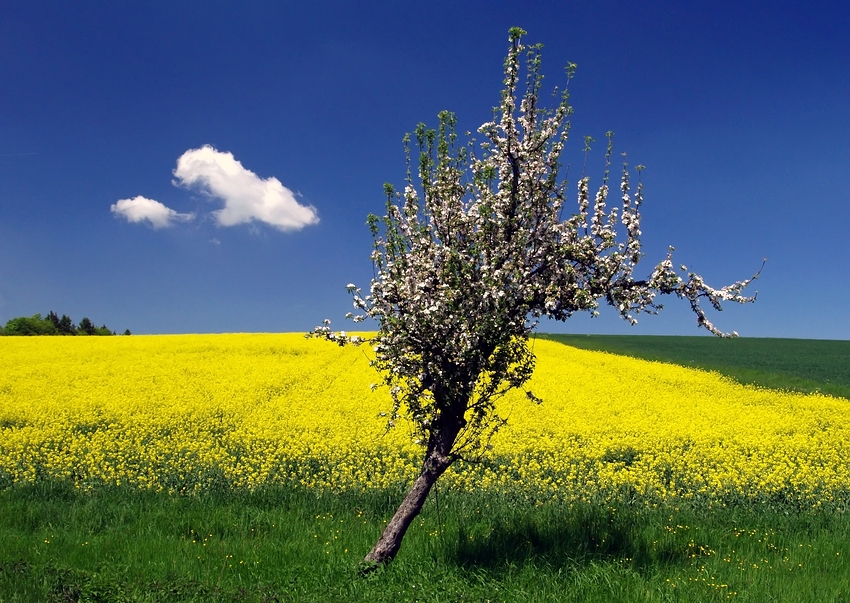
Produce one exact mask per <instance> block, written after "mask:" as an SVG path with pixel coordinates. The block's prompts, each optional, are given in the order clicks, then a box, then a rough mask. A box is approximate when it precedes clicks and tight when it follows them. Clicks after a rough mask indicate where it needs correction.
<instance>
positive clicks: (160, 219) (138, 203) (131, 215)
mask: <svg viewBox="0 0 850 603" xmlns="http://www.w3.org/2000/svg"><path fill="white" fill-rule="evenodd" d="M109 209H110V210H111V211H112V213H113V214H115V215H116V216H121V217H122V218H125V219H126V220H127V221H128V222H133V223H139V222H144V221H145V220H147V221H148V222H150V225H151V226H152V227H153V228H168V227H169V226H171V225H172V224H174V223H175V222H186V221H188V220H191V219H192V218H194V217H195V214H180V213H177V212H176V211H174V210H173V209H171V208H170V207H166V206H165V205H163V204H162V203H160V202H159V201H154V200H153V199H148V198H146V197H142V196H141V195H139V196H138V197H133V198H132V199H120V200H119V201H118V202H117V203H113V204H112V206H111V207H110V208H109Z"/></svg>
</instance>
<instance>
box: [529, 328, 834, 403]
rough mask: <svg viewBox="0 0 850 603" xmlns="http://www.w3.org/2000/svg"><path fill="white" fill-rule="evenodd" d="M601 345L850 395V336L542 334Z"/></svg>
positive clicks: (743, 377)
mask: <svg viewBox="0 0 850 603" xmlns="http://www.w3.org/2000/svg"><path fill="white" fill-rule="evenodd" d="M539 337H541V338H546V339H551V340H554V341H559V342H561V343H564V344H566V345H570V346H573V347H576V348H581V349H584V350H599V351H604V352H611V353H612V354H622V355H625V356H633V357H635V358H643V359H644V360H657V361H660V362H670V363H673V364H680V365H682V366H689V367H694V368H700V369H705V370H711V371H717V372H719V373H723V374H724V375H728V376H729V377H732V378H733V379H735V380H736V381H739V382H741V383H748V384H756V385H761V386H764V387H770V388H777V389H790V390H795V391H801V392H823V393H825V394H829V395H832V396H841V397H843V398H850V341H837V340H825V339H768V338H755V337H738V338H732V339H722V338H720V337H678V336H646V335H539Z"/></svg>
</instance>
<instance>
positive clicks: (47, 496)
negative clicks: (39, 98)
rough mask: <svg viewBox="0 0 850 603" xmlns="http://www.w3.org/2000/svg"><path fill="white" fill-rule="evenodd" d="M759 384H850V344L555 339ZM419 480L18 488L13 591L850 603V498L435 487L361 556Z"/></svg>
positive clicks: (0, 519)
mask: <svg viewBox="0 0 850 603" xmlns="http://www.w3.org/2000/svg"><path fill="white" fill-rule="evenodd" d="M550 337H552V338H554V339H557V340H559V341H562V342H563V343H566V344H568V345H576V346H577V347H584V348H589V349H601V350H607V351H611V352H616V353H626V354H630V355H635V356H639V357H642V358H647V359H652V360H663V361H668V362H677V363H680V364H685V365H688V366H696V367H702V368H710V369H712V370H717V371H720V372H722V373H724V374H727V375H730V376H732V377H734V378H736V379H738V380H741V381H744V382H748V383H758V384H761V385H764V386H770V387H781V388H791V389H800V390H805V391H823V392H826V393H832V394H836V395H843V396H847V393H848V392H850V375H848V366H850V362H848V360H850V342H825V341H803V340H799V341H796V340H750V339H738V340H719V339H711V338H699V337H604V336H598V337H585V336H550ZM401 494H402V493H401V492H397V491H371V492H365V493H364V492H360V493H356V492H350V493H346V494H341V495H333V494H330V493H324V494H321V493H311V492H310V491H305V490H299V491H296V490H292V489H287V488H285V487H280V488H273V489H266V490H262V491H258V492H254V493H251V494H248V493H240V492H229V491H222V492H207V493H205V494H202V495H200V496H168V495H165V494H156V493H153V492H149V491H140V490H136V489H132V488H127V487H119V488H101V489H96V490H94V491H92V492H88V493H86V492H81V491H77V490H74V489H73V488H70V487H69V486H68V485H60V484H50V483H39V484H35V485H25V486H16V487H11V488H7V489H5V490H0V602H2V603H6V602H17V601H33V602H35V601H38V602H42V601H46V602H69V601H71V602H73V601H103V602H107V601H108V602H112V601H119V602H120V601H198V602H200V601H205V602H206V601H246V602H247V601H256V602H273V601H278V602H282V601H304V602H307V601H310V602H313V601H322V602H323V601H329V602H334V601H339V602H343V601H363V602H372V601H386V602H396V601H408V602H416V601H419V602H425V601H428V602H447V601H480V602H482V603H483V602H487V601H489V602H496V601H500V602H512V601H523V602H532V601H541V602H542V601H553V602H555V601H575V602H579V601H582V602H584V601H589V602H595V601H599V602H603V601H604V602H608V601H641V602H646V601H658V602H662V601H726V600H737V601H753V602H762V601H783V602H784V601H790V602H797V601H800V602H803V601H806V602H809V601H810V602H826V601H832V602H836V603H838V602H850V562H848V558H850V518H848V515H847V513H846V512H843V511H842V510H841V509H839V510H838V511H835V510H832V511H824V510H821V511H815V510H800V509H799V508H793V507H789V508H782V507H781V505H779V506H777V505H773V506H771V507H766V506H764V505H761V504H740V505H737V506H726V507H715V508H712V509H706V508H704V507H702V508H699V509H696V508H689V507H688V506H686V505H684V504H680V505H679V506H671V505H668V506H660V507H654V508H652V507H649V508H648V507H647V506H646V505H643V504H634V503H633V502H630V501H628V500H623V501H622V503H621V504H607V505H592V504H589V503H581V504H578V503H577V504H573V505H565V504H542V505H541V504H539V503H535V502H529V501H526V500H523V499H518V498H508V497H499V496H492V495H489V496H487V497H484V496H480V495H476V494H463V493H459V492H445V491H439V492H438V496H434V494H433V493H432V496H431V498H430V499H429V500H428V503H427V504H426V507H425V510H424V512H423V513H422V515H421V516H420V518H418V519H417V521H416V522H415V523H414V525H413V527H412V528H411V530H410V532H409V534H408V536H407V538H406V539H405V543H404V546H403V547H402V551H401V553H400V555H399V557H398V559H397V560H396V561H395V562H394V563H393V564H391V565H390V566H388V567H387V568H384V569H382V570H381V571H379V572H376V573H375V574H373V575H370V576H368V577H365V578H361V577H359V576H358V575H357V563H358V561H359V560H360V559H361V558H362V556H363V555H364V554H365V553H366V552H367V551H368V549H369V548H370V547H371V545H372V544H373V543H374V540H375V539H376V538H377V536H378V534H379V533H380V530H381V528H382V526H383V525H384V522H385V521H386V520H387V519H388V518H389V517H390V516H391V514H392V512H393V511H394V510H395V506H396V505H397V503H398V501H399V498H400V496H401Z"/></svg>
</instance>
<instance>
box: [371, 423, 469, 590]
mask: <svg viewBox="0 0 850 603" xmlns="http://www.w3.org/2000/svg"><path fill="white" fill-rule="evenodd" d="M441 422H442V423H443V425H441V429H437V430H436V431H435V433H434V434H433V436H432V438H431V441H430V442H429V443H428V448H427V451H426V453H425V460H424V462H423V463H422V470H421V471H420V472H419V477H417V478H416V481H414V482H413V486H412V487H411V488H410V491H409V492H408V493H407V496H405V497H404V500H403V501H402V503H401V505H399V507H398V509H397V510H396V512H395V514H394V515H393V518H392V519H391V520H390V522H389V523H388V524H387V527H386V528H384V532H383V534H381V537H380V538H379V539H378V542H376V543H375V546H373V547H372V550H371V551H369V554H368V555H366V557H365V558H364V559H363V562H362V564H361V569H360V571H361V573H364V574H366V573H369V572H371V571H373V570H375V569H377V568H378V567H379V566H380V565H382V564H384V563H388V562H390V561H392V560H393V558H394V557H395V556H396V554H397V553H398V551H399V549H400V548H401V541H402V539H403V538H404V535H405V534H406V533H407V528H409V527H410V524H411V523H412V522H413V520H414V519H415V518H416V516H417V515H419V512H420V511H421V510H422V507H423V505H424V504H425V500H426V499H427V498H428V493H429V492H431V488H432V487H433V485H434V484H435V483H436V482H437V480H438V479H439V478H440V476H441V475H442V474H443V473H445V472H446V469H448V468H449V467H450V466H451V464H452V463H453V462H454V458H453V457H452V456H451V455H450V452H451V449H452V446H454V443H455V439H456V438H457V435H458V432H459V431H460V429H461V428H462V427H463V425H465V423H466V422H465V421H464V420H463V419H460V420H455V421H447V420H445V418H444V420H443V421H441Z"/></svg>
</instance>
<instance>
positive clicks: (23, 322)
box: [0, 310, 130, 335]
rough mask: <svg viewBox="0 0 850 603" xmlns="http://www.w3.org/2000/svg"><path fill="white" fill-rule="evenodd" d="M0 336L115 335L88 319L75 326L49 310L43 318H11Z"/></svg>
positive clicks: (66, 317) (39, 315)
mask: <svg viewBox="0 0 850 603" xmlns="http://www.w3.org/2000/svg"><path fill="white" fill-rule="evenodd" d="M129 334H130V332H129V330H127V331H125V335H129ZM0 335H115V332H114V331H113V330H111V329H110V328H109V327H107V326H106V325H102V326H100V327H98V326H96V325H95V323H94V322H92V321H91V319H89V318H88V317H84V318H83V319H82V320H80V323H79V325H75V324H74V322H73V321H72V320H71V319H70V318H69V317H68V316H67V315H66V314H63V315H62V316H61V318H60V317H59V316H58V315H57V314H56V312H53V311H52V310H51V311H50V312H49V313H48V314H47V316H46V317H44V318H42V316H41V314H34V315H33V316H18V317H17V318H12V319H11V320H9V321H7V322H6V326H5V327H3V328H2V329H0Z"/></svg>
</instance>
